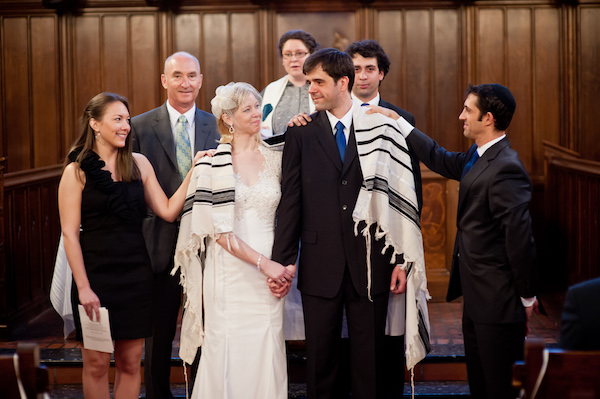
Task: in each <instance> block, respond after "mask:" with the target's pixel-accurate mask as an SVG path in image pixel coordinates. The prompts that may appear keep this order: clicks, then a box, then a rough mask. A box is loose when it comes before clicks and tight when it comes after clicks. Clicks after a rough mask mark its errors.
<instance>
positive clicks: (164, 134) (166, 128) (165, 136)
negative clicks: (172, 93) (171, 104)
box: [152, 103, 177, 167]
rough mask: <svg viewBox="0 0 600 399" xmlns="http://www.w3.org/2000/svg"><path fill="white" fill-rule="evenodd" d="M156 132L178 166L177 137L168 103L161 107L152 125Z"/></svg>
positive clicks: (170, 158) (170, 157) (159, 140)
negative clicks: (174, 136) (172, 127)
mask: <svg viewBox="0 0 600 399" xmlns="http://www.w3.org/2000/svg"><path fill="white" fill-rule="evenodd" d="M152 129H153V130H154V134H155V135H156V137H157V138H158V142H159V143H160V145H161V146H162V147H163V149H164V151H165V153H166V154H167V157H168V158H169V160H170V161H171V163H172V164H173V165H174V166H175V167H177V155H176V153H175V139H174V138H173V130H172V129H171V121H170V120H169V112H168V111H167V104H166V103H164V104H163V105H162V107H161V108H160V112H159V113H158V114H157V115H156V119H154V124H153V125H152Z"/></svg>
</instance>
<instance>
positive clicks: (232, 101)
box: [210, 82, 262, 143]
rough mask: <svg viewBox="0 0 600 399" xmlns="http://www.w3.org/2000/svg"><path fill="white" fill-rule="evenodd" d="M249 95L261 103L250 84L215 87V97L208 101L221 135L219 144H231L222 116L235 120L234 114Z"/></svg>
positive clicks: (242, 83)
mask: <svg viewBox="0 0 600 399" xmlns="http://www.w3.org/2000/svg"><path fill="white" fill-rule="evenodd" d="M249 95H253V96H254V97H255V98H256V99H257V100H258V102H259V103H260V102H261V101H262V97H261V95H260V94H259V93H258V90H256V89H255V88H254V87H253V86H252V85H251V84H249V83H245V82H230V83H229V84H227V85H225V86H219V87H217V90H216V91H215V97H214V98H213V99H212V100H211V101H210V105H211V107H212V113H213V115H214V116H215V118H217V128H218V129H219V134H220V135H221V140H219V143H232V142H233V136H234V135H233V134H232V133H230V132H229V125H227V124H226V123H225V122H224V121H223V115H229V117H230V118H232V119H235V117H234V115H233V114H235V112H236V111H237V110H238V108H239V107H240V105H241V104H243V103H244V101H246V99H247V98H248V96H249ZM256 140H257V141H258V142H260V131H259V132H258V133H256Z"/></svg>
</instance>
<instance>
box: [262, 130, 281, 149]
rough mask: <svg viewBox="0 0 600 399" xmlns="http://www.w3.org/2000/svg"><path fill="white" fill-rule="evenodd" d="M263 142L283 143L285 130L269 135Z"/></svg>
mask: <svg viewBox="0 0 600 399" xmlns="http://www.w3.org/2000/svg"><path fill="white" fill-rule="evenodd" d="M264 142H265V143H267V144H269V145H271V146H273V145H277V144H281V143H284V142H285V132H283V133H281V134H276V135H274V136H271V137H269V138H267V139H265V140H264Z"/></svg>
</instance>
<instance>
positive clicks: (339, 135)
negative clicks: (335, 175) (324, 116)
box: [335, 121, 346, 163]
mask: <svg viewBox="0 0 600 399" xmlns="http://www.w3.org/2000/svg"><path fill="white" fill-rule="evenodd" d="M335 143H336V144H337V147H338V151H339V152H340V157H341V158H342V163H344V156H345V155H346V136H345V135H344V124H343V123H342V121H338V123H336V124H335Z"/></svg>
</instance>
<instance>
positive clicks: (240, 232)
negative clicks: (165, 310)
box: [178, 83, 296, 399]
mask: <svg viewBox="0 0 600 399" xmlns="http://www.w3.org/2000/svg"><path fill="white" fill-rule="evenodd" d="M216 94H217V95H216V97H215V98H214V99H213V100H212V102H211V104H212V111H213V114H214V115H215V117H216V118H217V125H218V127H219V132H220V133H221V137H222V138H221V143H222V144H221V145H220V146H219V148H218V149H217V153H216V154H215V157H214V160H215V161H214V162H217V163H218V162H220V159H219V158H223V157H220V156H219V154H224V156H229V154H228V153H223V152H222V149H223V148H227V150H228V151H229V148H230V151H231V161H232V162H231V163H232V164H233V175H234V176H233V177H234V179H232V180H231V181H232V182H233V186H234V188H235V200H234V203H233V207H234V210H233V215H234V217H233V218H234V220H233V232H232V233H229V234H208V235H207V236H206V238H207V240H206V241H207V242H206V251H205V253H206V259H205V261H204V262H203V266H204V272H203V276H202V277H201V281H202V293H201V295H200V296H199V295H188V301H190V302H193V301H194V300H195V299H194V298H200V300H201V301H202V306H201V307H200V308H201V312H203V318H204V320H203V324H204V325H203V334H204V335H203V342H202V349H201V357H200V365H199V368H198V374H197V376H196V380H195V384H194V387H193V390H192V398H200V399H219V398H230V399H236V398H269V399H271V398H273V399H277V398H281V399H285V398H287V397H288V393H287V388H288V384H287V366H286V355H285V341H284V338H283V308H284V299H283V298H279V297H277V296H276V295H277V294H272V293H271V290H270V289H269V286H268V285H267V278H269V279H271V280H272V281H277V282H281V284H282V286H284V285H287V284H289V282H291V280H292V279H293V277H294V274H295V271H296V270H295V266H293V265H290V266H288V267H284V266H282V265H280V264H279V263H277V262H274V261H272V260H271V259H270V257H271V248H272V246H273V235H274V229H275V212H276V210H277V205H278V203H279V198H280V195H281V189H280V177H281V152H280V151H277V150H272V149H269V148H267V147H266V146H265V145H264V144H263V143H262V142H261V141H260V117H261V114H260V95H259V94H258V92H257V91H256V89H254V88H253V87H252V86H251V85H249V84H246V83H234V84H231V83H230V84H229V85H227V86H221V87H219V88H218V89H217V91H216ZM223 143H231V147H229V146H228V145H226V144H223ZM220 151H221V152H220ZM212 159H213V158H205V162H208V163H211V162H213V161H212ZM227 159H228V158H227ZM214 162H213V163H212V168H213V169H212V170H215V167H214V166H215V163H214ZM226 165H229V163H226ZM216 169H218V170H219V171H218V172H213V176H212V180H213V181H214V180H215V179H217V178H216V177H215V173H217V174H219V173H222V171H221V169H223V168H216ZM226 177H228V176H226ZM229 177H230V176H229ZM219 179H220V178H219ZM213 184H214V183H213ZM191 187H192V185H190V188H191ZM189 195H190V192H188V196H189ZM192 195H193V193H192ZM213 197H214V193H213ZM212 206H213V209H214V208H215V205H214V203H213V205H212ZM213 212H214V211H213ZM184 215H185V211H184ZM215 219H216V217H215V216H214V213H213V223H214V220H215ZM183 226H184V223H183V219H182V228H183ZM192 229H193V228H192ZM215 230H217V231H218V228H216V229H215ZM180 234H181V233H180ZM200 245H201V244H200ZM178 249H179V244H178ZM183 271H184V270H183V268H182V272H183ZM188 274H189V273H188ZM185 278H186V277H185V275H184V279H185ZM182 281H183V280H182ZM187 285H188V286H187V287H186V291H188V292H189V291H190V289H191V287H189V285H191V282H190V281H188V283H187ZM184 286H185V282H184ZM187 305H190V308H191V309H192V310H191V311H190V312H185V313H184V321H183V325H182V341H183V340H184V337H187V336H188V335H189V333H190V331H196V330H194V328H193V326H190V323H189V322H187V321H186V320H185V318H186V316H187V315H188V313H189V314H190V317H191V318H193V317H194V316H192V314H193V313H196V318H198V317H197V313H198V312H194V311H193V309H194V308H196V309H197V308H198V304H195V303H191V304H187ZM187 305H186V307H187ZM196 323H201V321H199V320H196ZM184 330H186V331H184ZM182 346H183V343H182ZM182 358H183V356H182ZM184 360H185V359H184Z"/></svg>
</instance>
